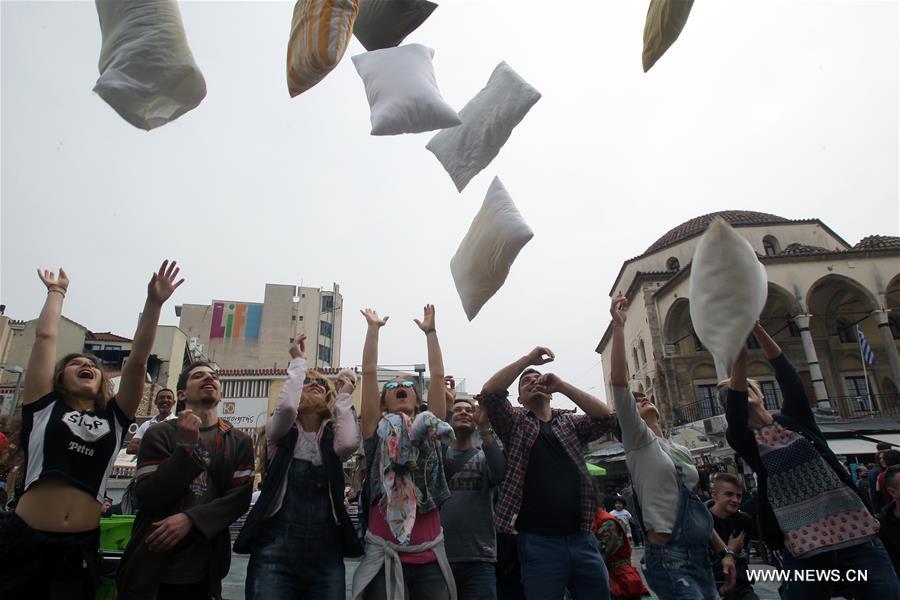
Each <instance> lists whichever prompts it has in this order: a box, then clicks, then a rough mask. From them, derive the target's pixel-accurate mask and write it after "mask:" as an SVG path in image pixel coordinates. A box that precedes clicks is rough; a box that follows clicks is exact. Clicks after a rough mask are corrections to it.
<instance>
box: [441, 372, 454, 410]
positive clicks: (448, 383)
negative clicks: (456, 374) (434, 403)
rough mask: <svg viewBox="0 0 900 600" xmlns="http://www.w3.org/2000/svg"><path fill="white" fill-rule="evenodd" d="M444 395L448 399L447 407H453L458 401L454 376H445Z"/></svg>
mask: <svg viewBox="0 0 900 600" xmlns="http://www.w3.org/2000/svg"><path fill="white" fill-rule="evenodd" d="M444 395H445V396H446V397H447V406H453V402H454V401H455V400H456V380H455V379H453V375H444Z"/></svg>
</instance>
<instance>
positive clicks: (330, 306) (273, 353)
mask: <svg viewBox="0 0 900 600" xmlns="http://www.w3.org/2000/svg"><path fill="white" fill-rule="evenodd" d="M342 304H343V302H342V296H341V294H340V291H339V287H338V285H337V284H335V285H334V287H333V289H332V290H328V291H326V290H322V289H320V288H309V287H298V286H293V285H280V284H273V283H267V284H266V290H265V297H264V299H263V302H262V303H253V302H243V301H231V300H213V301H212V302H210V303H209V304H184V305H181V306H176V307H175V310H176V314H177V315H178V316H179V317H180V319H181V320H180V322H179V328H180V329H181V330H182V331H184V332H185V334H186V335H187V337H188V340H189V343H190V344H193V345H194V346H195V347H198V348H200V351H201V352H202V354H203V355H205V356H206V357H207V358H208V359H209V360H211V361H213V362H215V363H216V364H218V365H219V367H220V368H221V369H225V370H251V371H252V370H257V369H286V368H287V365H288V362H289V359H290V356H289V355H288V353H287V348H288V345H289V343H290V341H291V340H292V339H293V338H294V337H295V336H297V335H298V334H301V333H305V334H306V338H307V348H308V352H307V354H308V356H309V357H310V366H316V367H321V368H329V367H334V366H335V365H339V364H340V360H341V321H342V314H343V309H342Z"/></svg>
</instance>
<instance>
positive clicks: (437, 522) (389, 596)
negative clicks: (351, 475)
mask: <svg viewBox="0 0 900 600" xmlns="http://www.w3.org/2000/svg"><path fill="white" fill-rule="evenodd" d="M360 312H361V313H362V314H363V316H364V317H365V318H366V322H367V323H368V329H367V333H366V341H365V345H364V347H363V370H362V407H361V408H362V415H361V416H362V419H361V420H362V434H363V449H364V450H365V457H366V473H367V481H366V483H365V484H364V485H365V486H366V495H367V496H368V498H367V502H366V503H365V504H364V505H362V506H360V511H361V512H363V511H366V512H367V515H368V531H367V532H366V536H365V540H366V554H365V557H364V558H363V560H362V562H361V563H360V565H359V567H357V570H356V573H355V574H354V577H353V593H352V596H351V597H352V598H353V599H354V600H357V599H362V598H364V599H365V600H397V599H404V600H423V599H427V600H448V599H453V600H455V599H456V587H455V584H454V582H453V574H452V572H451V570H450V564H449V562H448V561H447V555H446V552H445V550H444V541H443V540H444V536H443V531H442V529H441V515H440V511H439V510H438V509H439V507H440V506H441V504H442V503H443V502H444V501H445V500H447V499H448V498H449V497H450V490H449V489H448V487H447V481H446V479H445V476H444V465H443V461H442V460H441V451H440V441H439V437H440V436H441V435H446V434H447V433H449V434H451V435H452V429H450V426H449V424H447V423H445V422H444V421H442V420H440V419H438V418H437V417H436V416H435V415H440V416H442V417H443V416H445V415H446V411H447V397H446V393H445V384H444V361H443V358H442V357H441V348H440V344H439V343H438V337H437V331H436V329H435V320H434V312H435V311H434V306H432V305H430V304H429V305H427V306H425V309H424V317H423V319H422V320H421V321H419V320H418V319H416V320H415V323H416V325H418V326H419V329H421V330H422V332H423V333H424V334H425V337H426V340H427V347H428V368H429V371H430V373H429V374H430V376H431V381H430V383H429V386H428V409H429V411H430V412H427V411H426V412H420V411H419V409H420V405H421V403H422V399H421V398H420V397H419V392H418V390H417V389H416V386H415V382H414V381H412V380H411V379H409V378H408V377H398V378H396V379H394V380H393V381H390V382H388V383H387V384H386V385H385V386H384V387H383V389H382V390H381V393H380V394H379V392H378V379H377V365H378V333H379V331H380V330H381V328H382V327H383V326H384V324H385V323H387V321H388V318H389V317H384V318H383V319H382V318H381V317H379V316H378V313H377V312H376V311H374V310H372V309H371V308H367V309H365V310H362V311H360ZM409 440H415V441H414V442H412V444H410V443H409ZM404 461H409V462H411V463H412V464H411V465H410V464H409V462H407V463H405V464H404ZM398 466H399V467H400V468H398ZM398 491H403V492H404V494H398V493H397V492H398Z"/></svg>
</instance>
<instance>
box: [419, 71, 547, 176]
mask: <svg viewBox="0 0 900 600" xmlns="http://www.w3.org/2000/svg"><path fill="white" fill-rule="evenodd" d="M540 99H541V93H540V92H539V91H537V90H536V89H534V88H533V87H532V86H531V85H530V84H529V83H528V82H527V81H525V80H524V79H522V77H520V76H519V74H518V73H516V72H515V71H513V69H512V67H510V66H509V65H508V64H506V62H501V63H500V64H499V65H497V66H496V68H494V72H493V73H491V77H490V79H488V82H487V85H485V86H484V88H483V89H482V90H481V91H480V92H478V93H477V94H476V95H475V97H474V98H472V99H471V100H469V103H468V104H466V105H465V107H463V109H462V110H461V111H459V118H460V120H461V121H462V125H460V126H459V127H454V128H452V129H445V130H444V131H441V132H438V133H437V134H435V136H434V137H433V138H431V141H429V142H428V144H427V145H426V146H425V147H426V148H427V149H428V150H430V151H431V152H433V153H434V155H435V156H436V157H437V159H438V160H439V161H440V162H441V164H442V165H444V168H445V169H446V170H447V173H449V174H450V178H451V179H452V180H453V183H454V184H455V185H456V189H457V190H458V191H460V192H461V191H463V188H465V187H466V185H468V183H469V181H470V180H471V179H472V178H473V177H475V176H476V175H477V174H478V173H480V172H481V171H482V170H483V169H484V168H485V167H487V166H488V165H489V164H490V163H491V161H492V160H494V158H495V157H496V156H497V154H499V153H500V148H502V147H503V145H504V144H505V143H506V141H507V140H508V139H509V136H510V135H511V134H512V130H513V129H514V128H515V127H516V125H518V124H519V123H520V122H521V121H522V119H523V118H525V115H526V114H528V111H529V110H530V109H531V107H532V106H534V104H535V103H536V102H537V101H538V100H540Z"/></svg>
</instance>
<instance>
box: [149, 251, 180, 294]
mask: <svg viewBox="0 0 900 600" xmlns="http://www.w3.org/2000/svg"><path fill="white" fill-rule="evenodd" d="M179 271H181V268H180V267H178V266H177V263H176V262H175V261H174V260H173V261H172V262H171V264H170V263H169V261H168V260H164V261H163V264H162V265H161V266H160V267H159V271H158V272H156V273H154V274H153V277H151V278H150V283H149V284H148V285H147V298H148V299H150V300H152V301H154V302H157V303H159V304H162V303H164V302H165V301H166V300H168V299H169V298H170V297H171V296H172V294H173V293H174V292H175V290H176V289H177V288H178V286H179V285H181V284H182V283H184V278H181V279H179V280H178V281H177V282H176V281H175V278H176V277H177V276H178V272H179Z"/></svg>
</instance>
